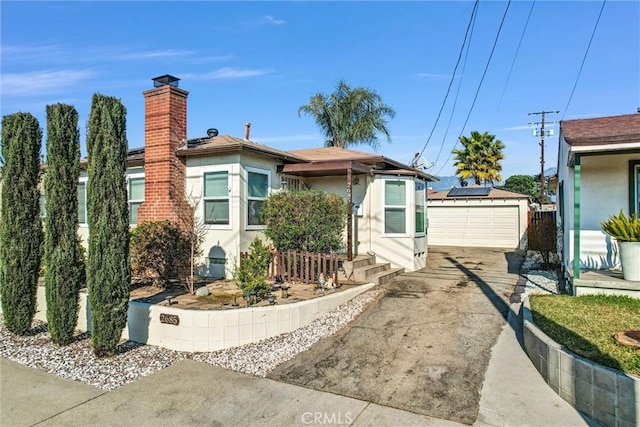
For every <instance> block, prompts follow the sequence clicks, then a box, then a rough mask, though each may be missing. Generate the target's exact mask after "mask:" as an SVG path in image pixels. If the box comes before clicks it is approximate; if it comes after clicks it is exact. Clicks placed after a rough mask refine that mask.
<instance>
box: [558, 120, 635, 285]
mask: <svg viewBox="0 0 640 427" xmlns="http://www.w3.org/2000/svg"><path fill="white" fill-rule="evenodd" d="M558 150H559V153H558V182H557V190H558V207H559V210H558V217H557V218H558V222H559V225H560V226H561V228H562V231H563V244H562V264H563V269H564V272H565V276H566V278H567V279H568V280H570V281H571V282H572V283H573V285H574V286H573V287H574V293H577V294H580V293H589V292H595V291H596V290H597V291H598V292H599V291H600V290H602V289H610V288H611V287H613V288H616V289H618V290H620V291H621V292H618V293H623V294H629V292H627V291H628V290H629V289H630V288H629V285H628V284H625V283H624V281H623V280H621V279H620V277H621V274H620V275H619V274H617V273H616V270H619V268H620V263H619V258H618V249H617V246H616V243H615V241H614V240H613V239H612V238H611V237H610V236H608V235H607V234H605V233H604V232H603V231H602V229H601V228H600V222H601V221H603V220H606V219H607V218H608V217H609V216H611V215H614V214H617V213H618V212H620V210H623V211H624V212H625V213H626V214H627V215H628V214H630V213H632V212H635V213H640V113H636V114H627V115H621V116H612V117H597V118H592V119H579V120H564V121H562V122H561V123H560V142H559V147H558ZM638 262H640V260H638ZM633 287H634V286H631V288H633ZM638 290H639V291H640V286H639V287H638Z"/></svg>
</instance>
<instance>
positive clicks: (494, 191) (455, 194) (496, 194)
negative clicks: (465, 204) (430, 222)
mask: <svg viewBox="0 0 640 427" xmlns="http://www.w3.org/2000/svg"><path fill="white" fill-rule="evenodd" d="M481 189H485V190H481ZM460 190H467V191H462V194H460V193H461V191H460ZM487 190H488V191H487ZM474 193H475V194H474ZM528 198H529V196H527V195H526V194H520V193H514V192H513V191H506V190H500V189H498V188H492V187H481V186H479V185H470V186H468V187H454V188H451V189H449V190H445V191H437V192H435V193H429V196H428V199H429V200H452V199H528Z"/></svg>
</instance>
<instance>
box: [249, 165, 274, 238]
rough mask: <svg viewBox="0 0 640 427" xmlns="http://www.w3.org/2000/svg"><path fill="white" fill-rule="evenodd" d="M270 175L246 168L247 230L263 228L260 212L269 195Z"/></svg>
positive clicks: (266, 172)
mask: <svg viewBox="0 0 640 427" xmlns="http://www.w3.org/2000/svg"><path fill="white" fill-rule="evenodd" d="M270 178H271V174H270V173H269V172H268V171H262V170H259V169H253V168H247V228H263V227H264V221H263V220H262V216H261V215H260V210H261V209H262V205H263V204H264V202H265V200H267V196H268V195H269V185H270V182H269V181H270Z"/></svg>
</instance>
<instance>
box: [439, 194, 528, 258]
mask: <svg viewBox="0 0 640 427" xmlns="http://www.w3.org/2000/svg"><path fill="white" fill-rule="evenodd" d="M529 203H530V198H529V196H527V195H525V194H519V193H514V192H511V191H505V190H500V189H497V188H491V187H480V186H479V185H470V186H468V187H460V188H452V189H450V190H446V191H440V192H434V193H429V197H428V201H427V206H428V209H427V212H428V218H429V244H430V245H437V246H475V247H491V248H510V249H515V248H519V247H523V245H524V242H526V233H527V227H528V212H529Z"/></svg>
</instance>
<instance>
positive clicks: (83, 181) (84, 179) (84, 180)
mask: <svg viewBox="0 0 640 427" xmlns="http://www.w3.org/2000/svg"><path fill="white" fill-rule="evenodd" d="M80 184H84V222H80V219H79V218H78V226H79V227H88V226H89V211H88V210H87V186H88V185H89V177H86V176H84V177H80V178H79V179H78V185H80ZM76 189H77V186H76ZM76 197H77V193H76ZM78 208H80V202H78ZM76 214H77V212H76Z"/></svg>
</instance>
